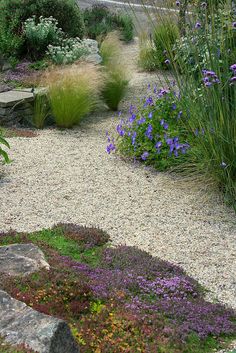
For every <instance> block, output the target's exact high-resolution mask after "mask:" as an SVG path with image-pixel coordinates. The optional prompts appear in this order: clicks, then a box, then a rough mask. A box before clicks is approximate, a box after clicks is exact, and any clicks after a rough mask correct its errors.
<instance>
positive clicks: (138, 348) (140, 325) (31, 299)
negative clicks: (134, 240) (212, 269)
mask: <svg viewBox="0 0 236 353" xmlns="http://www.w3.org/2000/svg"><path fill="white" fill-rule="evenodd" d="M27 242H31V243H34V244H36V245H38V246H39V247H40V248H41V249H42V250H43V251H44V253H45V256H46V258H47V260H48V262H49V264H50V266H51V268H50V270H49V271H46V270H42V271H40V272H38V273H34V274H32V275H29V276H27V277H24V278H10V277H8V276H6V275H1V278H0V283H1V285H0V287H1V289H3V290H6V291H7V292H8V293H9V294H11V295H12V296H13V297H14V298H17V299H18V300H21V301H24V302H25V303H26V304H28V305H30V306H31V307H32V308H34V309H36V310H38V311H40V312H42V313H45V314H49V315H54V316H56V317H58V318H62V319H64V320H66V321H67V322H68V324H69V325H70V327H71V330H72V333H73V335H74V336H75V338H76V340H77V342H78V344H79V346H80V351H81V353H90V352H91V353H92V352H95V353H99V352H101V353H113V352H114V353H121V352H127V353H129V352H131V353H137V352H143V353H146V352H150V353H208V352H213V351H214V350H216V349H220V348H221V347H225V346H226V345H227V343H228V342H229V341H230V340H231V339H233V338H235V337H236V313H235V312H234V311H233V310H231V309H228V308H226V307H224V306H223V305H221V304H212V303H210V302H208V301H206V300H205V299H204V290H203V289H202V288H201V287H200V285H199V284H198V283H197V282H196V281H195V280H194V279H193V278H191V277H189V276H187V275H186V273H185V272H184V271H183V270H182V269H181V268H180V267H178V266H175V265H173V264H171V263H169V262H165V261H162V260H160V259H158V258H155V257H152V256H151V255H150V254H148V253H146V252H145V251H141V250H139V249H138V248H136V247H128V246H118V247H111V246H109V236H108V235H107V234H106V233H105V232H103V231H102V230H99V229H96V228H86V227H81V226H77V225H74V224H59V225H57V226H55V227H53V228H52V229H48V230H42V231H39V232H34V233H27V234H26V233H25V234H23V233H21V234H20V233H16V232H8V233H1V234H0V245H5V244H11V243H27ZM2 343H3V341H2V342H1V340H0V353H3V352H4V353H25V352H30V351H27V350H26V349H25V350H24V348H19V349H18V350H17V348H16V349H15V348H14V349H13V348H11V347H8V346H6V345H2Z"/></svg>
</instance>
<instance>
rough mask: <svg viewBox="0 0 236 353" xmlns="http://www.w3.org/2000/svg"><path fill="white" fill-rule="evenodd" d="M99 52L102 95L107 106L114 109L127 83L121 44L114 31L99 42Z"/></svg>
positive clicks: (123, 93)
mask: <svg viewBox="0 0 236 353" xmlns="http://www.w3.org/2000/svg"><path fill="white" fill-rule="evenodd" d="M100 53H101V56H102V63H103V65H104V66H103V72H104V77H105V82H104V86H103V89H102V97H103V99H104V101H105V103H106V104H107V106H108V107H109V108H110V109H111V110H114V111H116V110H117V109H118V106H119V103H120V101H121V100H122V99H123V98H124V96H125V94H126V91H127V87H128V83H129V81H128V79H127V72H126V70H125V67H124V65H122V64H121V57H120V53H121V44H120V41H119V38H118V37H117V34H116V33H110V34H109V35H107V37H106V38H105V40H104V41H103V43H102V44H101V50H100Z"/></svg>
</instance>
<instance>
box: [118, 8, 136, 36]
mask: <svg viewBox="0 0 236 353" xmlns="http://www.w3.org/2000/svg"><path fill="white" fill-rule="evenodd" d="M117 26H118V28H120V31H121V38H122V39H123V40H124V41H125V42H130V41H131V40H133V38H134V23H133V19H132V17H131V16H130V15H129V14H127V13H120V14H118V15H117Z"/></svg>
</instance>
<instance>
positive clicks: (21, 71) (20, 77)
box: [4, 60, 40, 82]
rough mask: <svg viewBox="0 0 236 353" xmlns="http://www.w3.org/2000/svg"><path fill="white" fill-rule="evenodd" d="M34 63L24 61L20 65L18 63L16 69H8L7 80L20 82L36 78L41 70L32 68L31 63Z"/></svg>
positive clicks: (5, 78)
mask: <svg viewBox="0 0 236 353" xmlns="http://www.w3.org/2000/svg"><path fill="white" fill-rule="evenodd" d="M31 64H32V63H31V62H29V61H26V60H25V61H22V62H21V63H19V64H18V65H16V67H15V69H12V70H8V71H7V73H6V75H5V77H4V80H5V81H18V82H25V81H26V80H29V79H30V78H32V79H34V78H36V77H37V76H38V75H40V73H39V72H37V71H35V70H33V69H31V68H30V65H31Z"/></svg>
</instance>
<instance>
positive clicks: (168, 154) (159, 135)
mask: <svg viewBox="0 0 236 353" xmlns="http://www.w3.org/2000/svg"><path fill="white" fill-rule="evenodd" d="M184 116H186V114H184V111H183V108H182V107H181V100H180V97H179V95H178V94H177V93H176V92H175V91H174V90H173V89H160V90H157V88H156V87H154V89H153V90H151V88H150V85H148V94H147V96H146V97H144V98H143V99H141V100H140V102H139V103H138V104H137V105H131V106H130V109H129V116H128V118H124V117H122V115H121V118H120V121H119V123H118V125H117V128H116V133H117V137H116V138H114V137H112V138H111V137H110V136H109V135H108V133H107V142H108V145H107V152H108V153H109V154H110V153H111V152H112V151H115V150H117V149H118V150H119V151H120V152H121V153H122V154H124V155H126V156H131V157H135V159H139V160H141V161H145V162H146V163H148V164H154V165H155V166H156V167H157V168H159V169H160V170H161V169H162V167H163V166H164V165H167V164H168V161H170V160H173V159H174V158H178V157H180V156H181V155H184V154H185V153H187V152H188V149H189V148H190V144H189V143H188V142H187V141H186V136H185V135H184V134H183V133H182V129H181V127H180V126H181V124H180V123H181V121H180V120H181V119H184Z"/></svg>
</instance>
